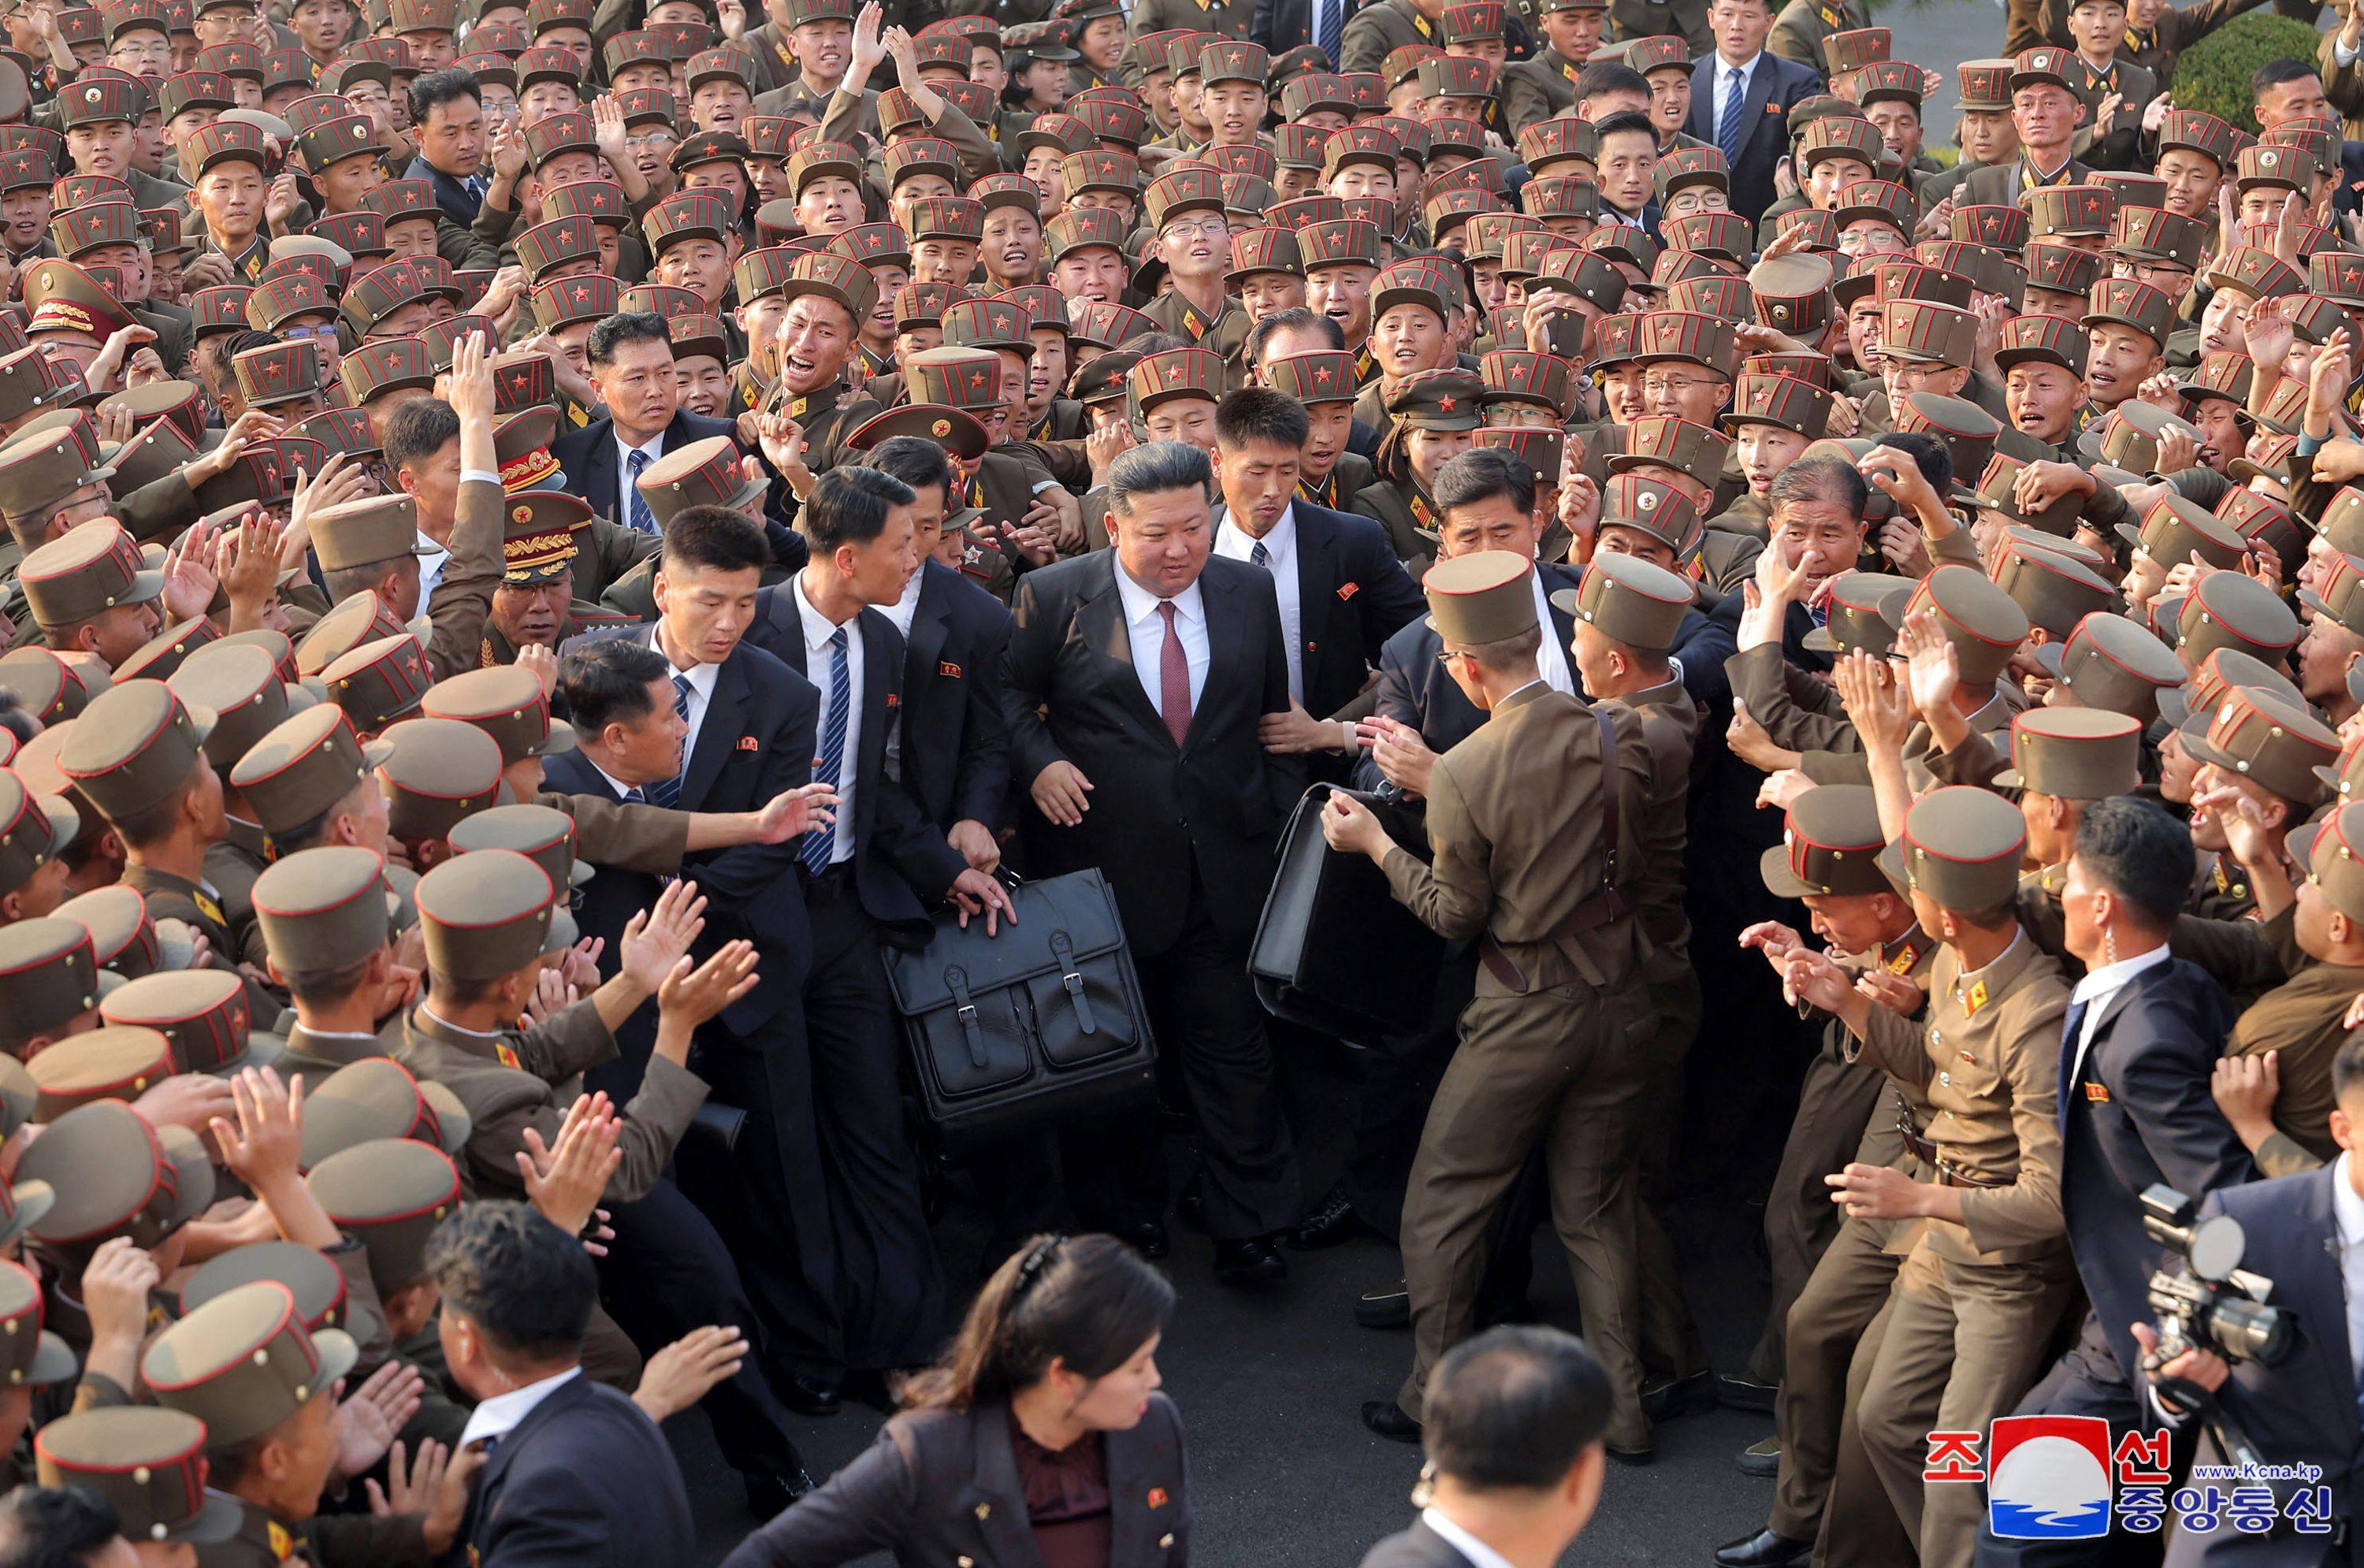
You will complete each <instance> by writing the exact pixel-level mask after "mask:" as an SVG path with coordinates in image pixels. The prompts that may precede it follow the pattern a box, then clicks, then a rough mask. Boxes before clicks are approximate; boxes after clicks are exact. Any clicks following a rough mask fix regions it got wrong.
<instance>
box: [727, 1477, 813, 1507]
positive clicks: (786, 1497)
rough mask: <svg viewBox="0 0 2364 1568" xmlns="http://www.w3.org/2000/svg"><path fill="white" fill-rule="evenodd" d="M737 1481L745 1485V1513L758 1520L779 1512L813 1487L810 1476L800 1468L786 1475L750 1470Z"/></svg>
mask: <svg viewBox="0 0 2364 1568" xmlns="http://www.w3.org/2000/svg"><path fill="white" fill-rule="evenodd" d="M739 1479H740V1480H742V1481H743V1482H745V1483H746V1484H747V1511H748V1512H749V1513H751V1514H753V1515H754V1516H755V1517H756V1518H759V1519H768V1518H771V1517H772V1516H773V1515H775V1514H777V1513H779V1512H781V1511H782V1510H784V1509H785V1508H786V1507H788V1506H789V1505H790V1504H792V1503H794V1502H796V1501H797V1500H798V1499H799V1498H801V1497H803V1496H805V1494H806V1493H808V1492H810V1491H811V1490H812V1489H813V1485H814V1483H813V1478H812V1476H811V1475H810V1474H809V1473H807V1472H806V1471H805V1470H804V1469H803V1468H802V1467H801V1466H800V1467H798V1468H797V1470H796V1471H794V1472H793V1473H789V1474H786V1475H772V1474H764V1473H759V1472H756V1471H753V1470H750V1471H746V1472H744V1473H742V1474H741V1475H740V1477H739Z"/></svg>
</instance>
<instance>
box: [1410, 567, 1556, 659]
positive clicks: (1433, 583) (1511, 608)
mask: <svg viewBox="0 0 2364 1568" xmlns="http://www.w3.org/2000/svg"><path fill="white" fill-rule="evenodd" d="M1533 579H1534V563H1533V562H1531V561H1529V560H1527V558H1526V557H1524V556H1522V555H1515V554H1512V553H1511V551H1509V550H1478V551H1475V552H1473V553H1471V554H1468V555H1456V556H1455V557H1453V558H1452V559H1451V560H1449V561H1440V562H1437V563H1436V564H1435V565H1434V566H1432V567H1430V568H1429V570H1428V575H1427V576H1426V577H1424V578H1423V579H1422V581H1421V592H1422V594H1424V595H1427V597H1428V624H1429V625H1430V626H1432V627H1433V628H1435V629H1436V633H1437V635H1438V636H1439V637H1440V638H1442V639H1444V641H1445V642H1447V643H1449V644H1451V643H1457V644H1460V645H1462V646H1464V647H1478V646H1483V645H1484V644H1486V643H1489V642H1500V641H1503V640H1505V639H1509V638H1513V637H1516V636H1518V635H1519V634H1520V633H1521V632H1523V631H1529V630H1532V629H1533V628H1534V627H1535V626H1536V624H1537V617H1536V615H1535V593H1534V588H1533Z"/></svg>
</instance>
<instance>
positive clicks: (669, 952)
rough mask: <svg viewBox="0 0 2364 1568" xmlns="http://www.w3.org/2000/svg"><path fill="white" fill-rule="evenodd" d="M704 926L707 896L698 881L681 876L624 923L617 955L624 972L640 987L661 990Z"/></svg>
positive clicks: (647, 989)
mask: <svg viewBox="0 0 2364 1568" xmlns="http://www.w3.org/2000/svg"><path fill="white" fill-rule="evenodd" d="M704 929H706V900H705V898H704V897H702V896H701V895H699V893H698V891H697V884H696V883H694V882H690V881H687V880H684V881H681V882H676V883H674V884H671V885H670V886H668V887H667V888H666V889H665V890H664V891H663V893H661V894H659V895H657V901H656V902H655V903H654V904H653V905H652V906H649V907H648V908H646V909H644V910H641V911H640V912H639V913H637V914H635V915H634V916H633V917H631V919H630V922H628V923H627V924H626V925H625V927H624V938H623V941H622V943H621V945H620V947H619V955H618V956H619V960H620V962H621V967H622V972H623V973H624V974H625V975H626V976H627V977H628V978H630V980H631V981H632V983H633V984H636V985H638V986H640V988H641V990H643V991H654V992H660V994H661V992H662V988H663V986H664V985H665V984H666V983H667V982H668V980H669V979H670V978H671V977H672V975H673V973H674V966H675V964H677V963H679V962H681V961H682V959H683V958H684V957H686V955H687V954H688V952H689V949H690V944H692V943H693V942H695V941H697V936H698V933H699V932H700V931H703V930H704Z"/></svg>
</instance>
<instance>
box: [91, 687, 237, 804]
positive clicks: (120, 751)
mask: <svg viewBox="0 0 2364 1568" xmlns="http://www.w3.org/2000/svg"><path fill="white" fill-rule="evenodd" d="M83 717H84V718H87V719H90V720H91V721H92V722H90V723H87V724H77V725H76V726H75V728H74V732H73V734H72V737H70V738H69V739H68V740H67V741H66V743H65V746H64V749H63V750H62V751H60V752H59V753H58V766H59V768H60V769H61V770H62V771H63V773H65V775H66V777H67V778H69V779H72V781H73V783H74V785H75V787H76V788H78V789H80V790H81V791H82V793H83V794H84V795H85V796H86V797H88V799H89V800H90V802H91V804H93V805H94V806H97V807H98V808H99V810H101V811H102V812H104V813H106V816H107V817H108V819H109V820H111V821H116V822H120V821H122V820H123V819H124V818H125V817H133V816H137V815H138V814H139V813H140V812H142V811H145V810H147V809H148V808H149V807H150V806H155V805H157V804H159V803H161V802H162V801H164V800H165V799H167V798H169V797H170V796H171V795H172V794H173V791H174V790H176V789H178V788H179V787H180V786H181V785H182V784H184V782H186V780H187V779H188V777H189V775H190V773H191V770H193V769H194V768H195V766H196V761H197V756H198V753H199V751H200V749H201V748H202V747H203V745H204V742H205V739H206V735H208V734H209V733H211V731H212V729H213V727H214V716H213V712H212V710H211V709H209V708H194V709H193V708H191V707H190V706H188V705H186V704H185V703H184V702H182V701H181V699H180V698H179V697H177V696H174V695H173V692H172V689H171V688H170V687H168V686H167V685H165V684H164V683H163V682H162V681H142V680H134V681H127V682H125V683H123V684H120V685H117V686H111V687H109V688H108V689H107V690H106V691H105V692H103V693H101V694H100V695H98V696H97V697H95V699H93V700H92V702H91V704H90V706H89V707H87V708H85V709H84V712H83Z"/></svg>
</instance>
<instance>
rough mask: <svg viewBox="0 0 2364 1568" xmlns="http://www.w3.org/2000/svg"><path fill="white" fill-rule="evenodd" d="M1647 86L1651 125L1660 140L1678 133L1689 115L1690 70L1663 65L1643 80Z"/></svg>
mask: <svg viewBox="0 0 2364 1568" xmlns="http://www.w3.org/2000/svg"><path fill="white" fill-rule="evenodd" d="M1645 80H1647V81H1648V83H1650V108H1649V116H1650V123H1651V124H1653V125H1655V126H1656V127H1657V128H1658V134H1659V136H1660V137H1661V138H1662V139H1671V138H1673V137H1674V136H1676V135H1678V134H1679V133H1680V132H1681V130H1682V128H1683V122H1684V121H1685V120H1687V119H1689V118H1690V116H1691V68H1690V67H1689V65H1663V66H1660V67H1659V68H1658V69H1657V70H1656V71H1653V72H1650V73H1649V75H1648V76H1647V77H1646V78H1645Z"/></svg>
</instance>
